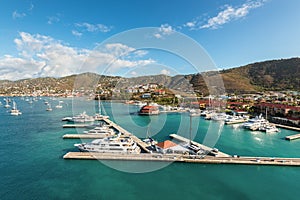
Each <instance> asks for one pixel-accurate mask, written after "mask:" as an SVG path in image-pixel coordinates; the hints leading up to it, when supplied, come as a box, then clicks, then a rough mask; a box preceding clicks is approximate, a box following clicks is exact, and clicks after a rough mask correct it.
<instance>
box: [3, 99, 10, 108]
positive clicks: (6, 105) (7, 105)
mask: <svg viewBox="0 0 300 200" xmlns="http://www.w3.org/2000/svg"><path fill="white" fill-rule="evenodd" d="M5 102H6V104H5V105H4V108H10V105H9V101H8V100H7V99H5Z"/></svg>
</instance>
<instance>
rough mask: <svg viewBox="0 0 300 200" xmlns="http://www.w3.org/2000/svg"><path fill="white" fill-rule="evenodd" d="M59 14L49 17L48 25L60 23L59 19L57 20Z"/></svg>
mask: <svg viewBox="0 0 300 200" xmlns="http://www.w3.org/2000/svg"><path fill="white" fill-rule="evenodd" d="M59 16H60V15H59V14H57V15H56V16H51V17H48V21H47V23H48V24H54V23H57V22H59V21H60V18H59Z"/></svg>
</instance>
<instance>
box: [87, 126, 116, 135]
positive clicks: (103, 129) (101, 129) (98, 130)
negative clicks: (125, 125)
mask: <svg viewBox="0 0 300 200" xmlns="http://www.w3.org/2000/svg"><path fill="white" fill-rule="evenodd" d="M83 133H85V134H99V135H103V136H104V137H107V136H112V135H115V134H116V132H115V131H114V130H113V129H111V128H109V127H108V126H97V127H95V128H94V129H91V130H88V131H83Z"/></svg>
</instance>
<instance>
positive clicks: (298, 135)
mask: <svg viewBox="0 0 300 200" xmlns="http://www.w3.org/2000/svg"><path fill="white" fill-rule="evenodd" d="M299 138H300V134H295V135H289V136H286V137H285V139H286V140H296V139H299Z"/></svg>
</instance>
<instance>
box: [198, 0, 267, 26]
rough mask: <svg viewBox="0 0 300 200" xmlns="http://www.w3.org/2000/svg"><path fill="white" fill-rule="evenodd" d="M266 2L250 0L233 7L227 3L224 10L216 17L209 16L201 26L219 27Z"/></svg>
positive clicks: (243, 15)
mask: <svg viewBox="0 0 300 200" xmlns="http://www.w3.org/2000/svg"><path fill="white" fill-rule="evenodd" d="M264 2H265V0H260V1H248V2H247V3H244V4H243V5H241V6H240V7H232V6H229V5H227V6H226V8H225V9H224V10H222V11H221V12H219V13H218V14H217V15H216V16H215V17H212V18H209V19H208V20H207V22H206V23H205V24H204V25H202V26H200V28H201V29H204V28H211V29H217V28H219V27H220V26H221V25H223V24H226V23H228V22H230V21H233V20H237V19H240V18H242V17H245V16H246V15H248V14H249V11H250V10H252V9H255V8H258V7H261V6H262V5H263V4H264Z"/></svg>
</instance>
